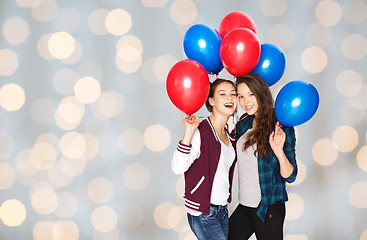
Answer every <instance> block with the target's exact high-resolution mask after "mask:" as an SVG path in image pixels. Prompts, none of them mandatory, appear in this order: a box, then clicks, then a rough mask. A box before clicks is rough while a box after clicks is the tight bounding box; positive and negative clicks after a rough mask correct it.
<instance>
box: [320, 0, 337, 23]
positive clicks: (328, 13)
mask: <svg viewBox="0 0 367 240" xmlns="http://www.w3.org/2000/svg"><path fill="white" fill-rule="evenodd" d="M341 17H342V9H341V7H340V6H339V4H338V3H337V2H334V1H321V2H320V3H319V4H318V5H317V7H316V18H317V20H318V21H319V23H321V24H322V25H324V26H335V25H336V24H337V23H338V22H339V21H340V19H341Z"/></svg>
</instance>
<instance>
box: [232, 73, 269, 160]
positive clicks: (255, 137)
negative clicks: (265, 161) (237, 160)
mask: <svg viewBox="0 0 367 240" xmlns="http://www.w3.org/2000/svg"><path fill="white" fill-rule="evenodd" d="M242 83H244V84H246V85H247V87H248V88H249V89H250V90H251V92H252V93H253V94H254V95H255V97H256V101H257V104H258V109H257V112H256V117H255V116H254V121H256V126H255V129H253V131H252V132H250V133H249V135H248V138H247V140H246V142H245V143H244V144H243V150H246V149H247V148H248V147H250V146H252V145H253V144H255V143H256V145H257V149H256V150H255V152H254V154H255V155H256V152H257V151H259V153H260V156H261V157H263V158H266V157H267V156H268V153H269V151H270V150H271V147H270V144H269V135H270V134H271V132H272V131H274V126H275V112H274V100H273V97H272V95H271V92H270V89H269V86H268V84H267V83H266V82H265V80H264V79H262V78H261V77H260V76H259V75H257V74H255V73H248V74H246V75H244V76H241V77H238V78H237V81H236V87H237V86H238V85H239V84H242Z"/></svg>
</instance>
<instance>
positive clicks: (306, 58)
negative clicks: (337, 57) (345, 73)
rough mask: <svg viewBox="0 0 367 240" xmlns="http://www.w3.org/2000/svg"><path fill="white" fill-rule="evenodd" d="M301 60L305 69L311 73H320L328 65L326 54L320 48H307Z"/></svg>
mask: <svg viewBox="0 0 367 240" xmlns="http://www.w3.org/2000/svg"><path fill="white" fill-rule="evenodd" d="M301 58H302V66H303V68H304V69H305V70H306V71H308V72H310V73H320V72H322V71H324V69H325V67H326V66H327V64H328V57H327V54H326V52H325V51H324V50H323V49H321V48H319V47H309V48H307V49H306V50H305V51H303V53H302V56H301Z"/></svg>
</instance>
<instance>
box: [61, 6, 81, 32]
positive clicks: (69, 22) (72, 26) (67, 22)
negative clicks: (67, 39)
mask: <svg viewBox="0 0 367 240" xmlns="http://www.w3.org/2000/svg"><path fill="white" fill-rule="evenodd" d="M80 24H81V17H80V14H79V12H78V11H77V10H76V9H75V8H71V7H69V8H63V9H60V10H59V12H58V13H57V16H56V18H55V27H56V29H57V30H59V31H65V32H68V33H74V32H76V31H77V30H78V28H79V26H80Z"/></svg>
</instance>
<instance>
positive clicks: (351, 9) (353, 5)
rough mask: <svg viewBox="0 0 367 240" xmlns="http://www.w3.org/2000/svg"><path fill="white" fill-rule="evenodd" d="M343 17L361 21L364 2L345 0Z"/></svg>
mask: <svg viewBox="0 0 367 240" xmlns="http://www.w3.org/2000/svg"><path fill="white" fill-rule="evenodd" d="M343 17H344V19H345V20H346V22H347V23H349V24H361V23H363V22H364V21H365V20H366V18H367V6H366V4H365V3H364V2H363V1H361V0H347V1H345V2H344V4H343ZM366 239H367V238H366Z"/></svg>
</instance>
